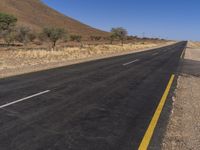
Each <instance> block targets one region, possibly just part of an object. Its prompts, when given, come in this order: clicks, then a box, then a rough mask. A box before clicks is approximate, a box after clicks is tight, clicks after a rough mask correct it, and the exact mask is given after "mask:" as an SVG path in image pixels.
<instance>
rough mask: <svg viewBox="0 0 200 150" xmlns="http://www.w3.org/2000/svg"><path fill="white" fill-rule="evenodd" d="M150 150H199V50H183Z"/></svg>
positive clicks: (189, 48) (191, 48)
mask: <svg viewBox="0 0 200 150" xmlns="http://www.w3.org/2000/svg"><path fill="white" fill-rule="evenodd" d="M179 70H180V73H179V76H178V79H177V84H176V86H175V87H176V89H175V92H174V93H171V96H170V97H169V99H168V102H167V104H166V106H165V109H164V111H163V114H162V117H161V120H160V121H159V125H158V127H157V129H156V133H155V135H154V138H153V140H152V143H151V146H150V149H154V150H155V149H156V150H157V149H163V150H169V149H170V150H176V149H181V150H188V149H194V150H197V149H200V121H199V120H200V100H199V97H200V93H199V91H200V48H193V47H190V43H189V45H188V48H187V49H186V53H185V57H184V59H183V60H182V61H181V63H180V69H179Z"/></svg>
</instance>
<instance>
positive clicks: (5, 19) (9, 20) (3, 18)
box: [0, 13, 17, 31]
mask: <svg viewBox="0 0 200 150" xmlns="http://www.w3.org/2000/svg"><path fill="white" fill-rule="evenodd" d="M16 22H17V18H16V17H15V16H13V15H9V14H5V13H0V31H6V30H10V29H12V28H13V27H15V25H16Z"/></svg>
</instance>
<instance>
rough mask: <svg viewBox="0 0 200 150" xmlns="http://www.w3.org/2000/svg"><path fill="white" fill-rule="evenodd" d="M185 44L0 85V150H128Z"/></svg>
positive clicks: (137, 142)
mask: <svg viewBox="0 0 200 150" xmlns="http://www.w3.org/2000/svg"><path fill="white" fill-rule="evenodd" d="M185 46H186V42H180V43H177V44H174V45H171V46H167V47H163V48H157V49H154V50H150V51H145V52H139V53H134V54H129V55H124V56H118V57H113V58H107V59H102V60H96V61H92V62H87V63H82V64H76V65H71V66H68V67H61V68H57V69H52V70H48V71H41V72H36V73H31V74H26V75H21V76H16V77H10V78H6V79H1V80H0V150H134V149H137V148H138V146H139V145H140V143H141V141H142V139H143V137H144V134H145V132H146V130H147V128H148V126H149V123H150V121H151V119H152V116H153V114H154V112H155V110H156V108H157V106H158V104H159V102H160V99H161V97H162V95H163V93H164V91H165V88H166V86H167V84H168V81H169V79H170V77H171V75H172V74H173V73H175V72H176V69H177V66H178V63H179V59H180V56H181V54H182V52H183V49H184V48H185Z"/></svg>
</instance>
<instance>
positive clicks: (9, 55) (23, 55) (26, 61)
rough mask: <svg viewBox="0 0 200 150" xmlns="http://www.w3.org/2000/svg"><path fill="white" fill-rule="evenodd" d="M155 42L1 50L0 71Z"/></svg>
mask: <svg viewBox="0 0 200 150" xmlns="http://www.w3.org/2000/svg"><path fill="white" fill-rule="evenodd" d="M158 45H159V44H154V43H148V44H143V43H138V44H125V45H124V46H123V47H122V46H121V45H105V44H104V45H96V46H95V45H90V46H89V45H85V46H84V47H83V48H80V47H68V48H65V47H63V48H61V49H60V50H57V51H48V50H38V49H35V50H34V49H32V50H24V49H21V48H18V49H15V50H7V51H6V50H3V51H0V56H1V57H0V71H2V70H4V69H12V68H21V67H24V66H34V65H39V64H48V63H53V62H63V61H71V60H78V59H85V58H91V57H98V56H109V55H112V54H117V53H126V52H129V51H134V50H135V51H136V50H138V49H144V48H150V47H155V46H158Z"/></svg>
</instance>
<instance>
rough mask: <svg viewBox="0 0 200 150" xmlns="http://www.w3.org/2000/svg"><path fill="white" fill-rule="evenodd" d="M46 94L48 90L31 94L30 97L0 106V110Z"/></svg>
mask: <svg viewBox="0 0 200 150" xmlns="http://www.w3.org/2000/svg"><path fill="white" fill-rule="evenodd" d="M48 92H50V90H46V91H43V92H40V93H37V94H33V95H31V96H28V97H25V98H22V99H19V100H16V101H14V102H10V103H7V104H4V105H1V106H0V109H2V108H5V107H8V106H10V105H13V104H16V103H19V102H22V101H25V100H27V99H30V98H33V97H36V96H39V95H42V94H45V93H48Z"/></svg>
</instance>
